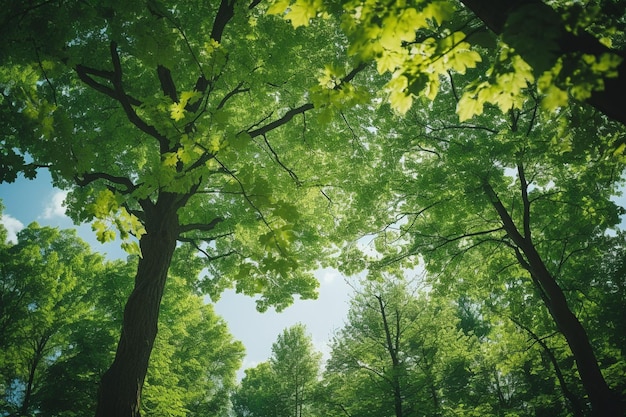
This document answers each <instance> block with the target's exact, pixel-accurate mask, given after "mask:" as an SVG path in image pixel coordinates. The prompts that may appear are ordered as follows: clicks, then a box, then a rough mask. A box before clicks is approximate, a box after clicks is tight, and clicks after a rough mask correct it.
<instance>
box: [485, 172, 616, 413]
mask: <svg viewBox="0 0 626 417" xmlns="http://www.w3.org/2000/svg"><path fill="white" fill-rule="evenodd" d="M483 189H484V190H485V193H486V194H487V196H488V197H489V200H490V201H491V203H492V205H493V207H494V208H495V210H496V211H497V213H498V216H499V217H500V219H501V220H502V223H503V226H504V230H505V231H506V233H507V235H508V237H509V238H510V239H511V240H512V241H513V243H514V244H515V245H516V247H517V248H518V250H519V251H518V259H519V261H520V264H521V265H522V266H523V267H524V268H525V269H527V270H528V271H529V273H530V274H531V276H532V278H533V280H534V281H535V283H536V284H537V285H538V286H539V290H540V291H542V292H543V299H544V302H545V304H546V307H547V308H548V311H549V312H550V315H551V316H552V318H553V319H554V321H555V323H556V325H557V327H558V329H559V331H560V332H561V333H562V334H563V336H565V339H566V340H567V344H568V345H569V347H570V350H571V351H572V355H573V356H574V360H575V361H576V366H577V368H578V373H579V375H580V379H581V381H582V384H583V386H584V388H585V391H586V392H587V395H588V396H589V402H590V403H591V408H592V410H593V415H594V416H596V417H623V412H624V405H623V404H622V402H621V400H620V398H619V396H618V395H616V393H614V392H613V391H612V390H611V389H610V388H609V386H608V385H607V383H606V381H605V379H604V376H603V375H602V372H601V371H600V366H599V365H598V360H597V358H596V356H595V353H594V351H593V348H592V346H591V343H590V342H589V337H588V335H587V332H586V331H585V329H584V327H583V325H582V324H581V323H580V321H579V320H578V318H577V317H576V315H575V314H574V313H573V312H572V311H571V310H570V308H569V305H568V304H567V300H566V298H565V294H564V293H563V290H562V289H561V287H560V286H559V284H558V283H557V282H556V280H555V279H554V277H553V276H552V274H551V273H550V271H549V270H548V268H547V267H546V265H545V263H544V262H543V259H542V258H541V256H540V255H539V252H537V249H536V248H535V246H534V244H533V242H532V239H531V237H530V235H529V231H527V232H526V233H525V234H524V235H522V234H521V233H520V231H519V229H518V228H517V226H516V225H515V223H514V222H513V219H512V218H511V216H510V215H509V213H508V212H507V210H506V208H505V207H504V205H503V204H502V202H501V201H500V199H499V198H498V196H497V194H496V192H495V191H494V190H493V188H492V187H491V185H490V184H489V183H488V182H487V181H484V182H483ZM525 203H527V202H525ZM526 223H527V224H526V227H525V229H529V226H528V223H529V220H527V221H526Z"/></svg>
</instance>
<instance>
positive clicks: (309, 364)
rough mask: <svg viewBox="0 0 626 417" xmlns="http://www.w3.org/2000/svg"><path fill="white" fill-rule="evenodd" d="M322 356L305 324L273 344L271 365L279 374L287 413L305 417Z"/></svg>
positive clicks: (295, 326) (293, 328)
mask: <svg viewBox="0 0 626 417" xmlns="http://www.w3.org/2000/svg"><path fill="white" fill-rule="evenodd" d="M321 359H322V355H321V354H320V353H319V352H316V351H315V348H314V347H313V342H312V341H311V337H310V336H309V335H307V333H306V327H305V326H304V325H303V324H296V325H294V326H292V327H289V328H287V329H285V330H283V332H282V333H281V334H279V335H278V338H277V339H276V342H275V343H274V344H273V345H272V357H271V358H270V364H271V366H272V369H273V370H274V372H275V374H276V376H277V382H278V384H279V390H280V393H281V395H283V396H285V404H286V405H287V410H288V411H287V415H288V416H290V417H302V416H303V415H305V416H306V415H307V414H308V413H304V414H303V410H304V409H305V406H306V405H308V404H310V403H311V398H310V397H311V392H312V386H313V384H315V383H316V382H317V377H318V374H319V370H320V361H321Z"/></svg>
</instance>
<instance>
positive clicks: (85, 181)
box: [74, 172, 137, 194]
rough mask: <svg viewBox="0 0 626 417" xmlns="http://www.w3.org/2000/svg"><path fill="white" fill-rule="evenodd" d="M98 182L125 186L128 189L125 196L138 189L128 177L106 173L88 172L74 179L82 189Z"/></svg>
mask: <svg viewBox="0 0 626 417" xmlns="http://www.w3.org/2000/svg"><path fill="white" fill-rule="evenodd" d="M98 180H106V181H109V182H112V183H114V184H119V185H123V186H124V187H126V191H124V194H129V193H131V192H133V191H134V190H135V189H136V188H137V186H136V185H135V184H133V182H132V181H131V180H130V179H128V178H126V177H117V176H115V175H111V174H107V173H106V172H88V173H84V174H81V175H80V176H78V175H76V176H75V177H74V181H75V182H76V184H77V185H79V186H81V187H84V186H86V185H89V184H91V183H92V182H94V181H98Z"/></svg>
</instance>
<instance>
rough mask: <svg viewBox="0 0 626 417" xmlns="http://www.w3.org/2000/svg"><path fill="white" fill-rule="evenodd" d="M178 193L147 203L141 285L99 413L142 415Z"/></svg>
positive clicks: (104, 383)
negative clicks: (142, 398) (146, 379)
mask: <svg viewBox="0 0 626 417" xmlns="http://www.w3.org/2000/svg"><path fill="white" fill-rule="evenodd" d="M174 201H175V196H173V195H168V194H161V196H160V198H159V202H157V203H156V204H154V205H153V204H152V203H146V205H147V206H148V207H144V210H145V215H146V219H145V221H146V234H145V235H143V236H142V237H141V241H140V246H141V252H142V257H141V258H140V259H139V264H138V267H137V275H136V276H135V287H134V289H133V292H132V293H131V295H130V297H129V298H128V301H127V302H126V307H125V309H124V321H123V324H122V333H121V335H120V340H119V343H118V346H117V352H116V354H115V360H114V361H113V364H112V365H111V367H110V368H109V369H108V370H107V371H106V373H105V374H104V375H103V376H102V380H101V382H100V389H99V393H98V406H97V409H96V417H138V416H139V415H140V404H141V390H142V387H143V383H144V379H145V377H146V372H147V370H148V361H149V359H150V353H151V352H152V347H153V345H154V340H155V338H156V335H157V324H158V318H159V308H160V305H161V298H162V296H163V291H164V288H165V282H166V278H167V272H168V269H169V266H170V263H171V260H172V255H173V253H174V249H175V248H176V239H177V236H178V216H177V214H176V208H175V205H174V204H173V202H174Z"/></svg>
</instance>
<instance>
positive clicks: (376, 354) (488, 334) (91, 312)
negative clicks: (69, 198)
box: [0, 223, 626, 417]
mask: <svg viewBox="0 0 626 417" xmlns="http://www.w3.org/2000/svg"><path fill="white" fill-rule="evenodd" d="M0 237H2V238H4V237H5V235H3V236H0ZM607 239H608V240H610V241H611V242H612V246H611V247H612V248H613V249H612V250H610V251H608V252H606V253H603V254H602V256H601V259H599V260H598V262H600V263H601V266H600V267H598V268H597V269H595V270H596V271H598V272H597V273H596V274H597V276H593V277H589V285H587V286H585V288H579V289H574V290H575V291H576V292H577V293H578V294H580V296H579V297H578V298H577V299H576V300H575V302H574V303H573V308H574V309H575V310H576V311H578V312H581V313H580V314H579V316H580V317H581V320H582V322H583V324H584V325H585V327H586V328H587V329H588V333H589V335H590V339H591V341H592V344H593V346H594V347H595V348H596V349H597V350H596V352H597V357H598V360H599V363H600V364H601V367H602V371H603V373H604V375H605V378H606V379H607V381H608V382H609V384H610V385H611V386H612V387H613V388H614V389H615V390H616V391H617V392H621V393H623V392H624V391H625V390H626V379H625V378H624V375H625V373H626V360H625V358H626V332H625V331H624V321H623V317H624V316H625V315H626V303H625V302H624V301H625V300H626V269H625V264H624V260H625V257H624V253H623V251H621V250H615V248H621V247H622V246H623V244H624V240H623V237H622V236H621V235H616V236H611V237H607ZM3 240H4V239H3ZM18 241H19V243H17V244H12V243H8V244H4V245H3V246H2V248H1V250H0V256H1V257H2V262H1V265H2V269H1V275H0V282H1V286H0V289H1V292H0V297H1V298H0V301H1V303H0V306H1V308H2V314H1V315H0V317H1V321H0V324H1V327H0V331H1V334H0V343H1V344H2V350H1V352H2V353H1V355H0V370H1V376H2V380H1V381H0V384H1V385H0V389H1V391H0V395H1V397H0V401H1V402H0V410H2V414H3V415H10V416H30V415H44V416H80V415H88V414H90V413H92V412H93V409H94V407H95V398H96V392H97V386H98V385H97V384H98V381H99V378H100V375H101V374H102V372H104V370H105V369H106V367H107V366H108V364H109V363H110V361H111V360H112V357H113V354H114V350H115V341H116V339H117V337H118V335H117V333H118V332H119V328H120V317H119V316H120V314H122V306H123V302H124V299H125V297H126V296H127V293H128V291H130V288H131V285H132V270H133V268H134V265H133V260H132V258H129V260H128V261H106V260H104V258H103V257H102V256H101V255H98V254H94V253H92V252H90V250H89V248H88V246H87V245H86V244H85V243H84V242H82V241H81V240H80V239H79V238H77V237H76V235H75V232H74V231H71V230H63V231H59V230H58V229H53V228H49V227H40V226H38V225H37V224H35V223H33V224H31V225H29V226H28V227H27V228H26V229H24V230H23V231H21V232H20V233H19V234H18ZM176 264H177V265H178V268H176V269H175V270H174V272H175V274H174V275H172V277H171V283H172V284H171V286H170V287H169V288H170V290H169V291H168V292H166V295H165V300H164V304H163V307H162V312H161V317H160V327H159V336H158V338H157V342H156V346H155V350H154V353H153V356H152V359H151V366H150V371H149V374H148V378H147V382H146V386H145V388H144V392H143V398H144V399H143V404H142V405H143V415H146V416H216V415H224V416H225V415H236V416H245V417H281V416H285V417H288V416H293V417H302V416H372V417H375V416H376V417H382V416H396V417H401V416H441V417H444V416H459V415H463V416H520V417H522V416H554V417H560V416H585V415H588V414H589V412H590V409H589V404H588V403H587V400H586V394H585V391H584V388H583V386H582V384H581V381H580V378H579V376H578V373H577V370H576V367H575V364H574V360H573V357H572V354H571V352H570V350H569V348H568V345H567V342H566V341H565V340H564V338H563V336H562V335H561V334H560V333H559V332H558V330H557V329H556V327H555V325H554V323H553V322H552V320H551V319H550V318H549V317H548V314H547V312H546V311H545V309H544V308H541V307H538V305H540V304H539V303H538V301H537V300H536V299H535V298H536V297H537V296H538V295H537V294H536V292H535V291H534V290H533V287H532V285H528V286H524V285H521V284H520V282H521V280H520V279H519V278H518V277H516V276H514V275H509V274H507V273H502V274H500V283H499V284H498V286H496V287H499V288H496V290H489V289H487V288H483V289H480V290H476V291H471V292H468V293H466V294H463V295H459V294H458V292H456V291H455V290H454V289H451V288H449V287H446V286H437V285H435V286H433V285H432V283H433V282H434V280H433V279H432V277H428V276H419V277H411V278H407V277H404V276H393V275H391V274H386V275H384V276H382V277H381V278H382V279H378V280H377V279H369V280H367V279H364V280H361V281H359V282H357V283H355V285H354V293H353V296H352V298H351V301H350V309H349V313H348V317H347V319H346V321H345V323H344V324H343V326H342V327H341V328H339V329H338V330H337V331H336V333H335V335H334V337H333V338H332V340H331V341H330V342H329V346H330V355H329V357H328V358H326V359H327V360H326V361H325V363H324V362H323V361H322V355H321V353H319V352H317V351H316V349H315V347H314V346H313V343H312V341H311V339H310V336H309V335H308V334H307V332H306V328H305V327H304V326H303V325H296V326H293V327H291V328H288V329H285V330H284V331H283V333H282V334H281V335H279V337H278V339H277V341H276V342H275V343H274V345H273V347H272V357H271V358H269V359H268V361H266V362H263V363H261V364H259V365H257V366H256V367H254V368H250V369H247V370H246V371H245V377H244V378H243V379H242V380H241V381H240V383H239V384H237V383H236V371H237V369H239V367H240V365H241V360H242V357H243V350H244V349H243V347H242V345H241V344H240V343H239V342H236V341H234V340H232V336H231V335H230V334H229V333H228V329H227V326H226V324H225V323H224V322H223V321H222V320H221V319H220V318H219V317H218V316H216V315H215V313H214V312H213V310H212V308H211V306H210V305H207V304H204V303H203V301H202V297H201V296H200V295H197V294H195V293H194V292H193V291H190V289H191V287H190V285H191V284H190V283H189V282H188V281H186V280H185V279H184V278H182V277H181V276H184V275H185V273H189V272H191V269H193V266H190V265H189V264H185V263H176ZM176 274H180V276H179V275H176ZM470 278H471V277H468V279H470ZM601 306H609V307H610V308H601Z"/></svg>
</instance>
